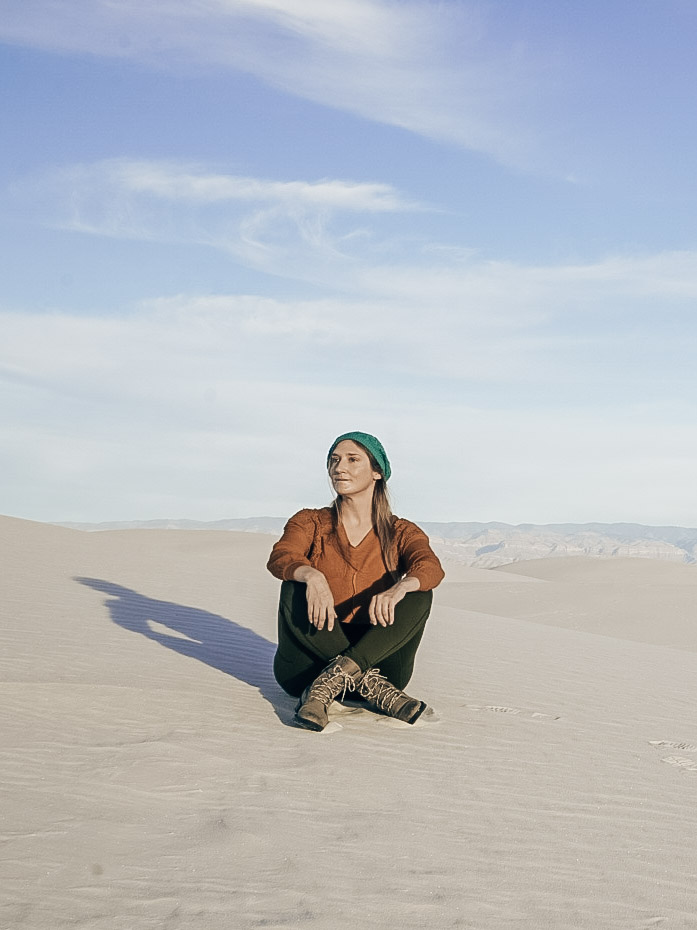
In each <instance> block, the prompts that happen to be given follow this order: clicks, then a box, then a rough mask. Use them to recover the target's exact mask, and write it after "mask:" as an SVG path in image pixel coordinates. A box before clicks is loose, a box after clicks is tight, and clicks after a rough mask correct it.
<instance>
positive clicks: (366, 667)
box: [267, 432, 444, 730]
mask: <svg viewBox="0 0 697 930" xmlns="http://www.w3.org/2000/svg"><path fill="white" fill-rule="evenodd" d="M327 468H328V470H329V478H330V480H331V482H332V485H333V487H334V490H335V492H336V499H335V501H334V503H333V505H332V506H331V507H323V508H321V509H319V510H301V511H299V513H296V514H295V516H293V517H291V518H290V520H289V521H288V523H287V524H286V526H285V529H284V531H283V536H282V537H281V539H280V540H279V541H278V542H277V543H276V544H275V545H274V547H273V550H272V552H271V557H270V558H269V562H268V566H267V567H268V569H269V571H270V572H271V573H272V574H273V575H274V576H275V577H276V578H280V579H281V580H282V581H283V584H282V585H281V597H280V604H279V611H278V649H277V652H276V656H275V659H274V674H275V676H276V680H277V681H278V683H279V684H280V686H281V687H282V688H283V689H284V690H285V691H286V692H287V693H288V694H291V695H293V696H295V697H299V698H300V700H299V702H298V705H297V708H296V712H295V717H296V720H297V722H298V723H299V724H300V725H301V726H303V727H306V728H307V729H310V730H322V729H324V727H325V726H326V725H327V723H328V722H329V717H328V711H329V708H330V706H331V704H332V701H334V700H335V699H336V698H337V697H339V696H341V697H342V698H343V697H345V696H346V694H347V693H350V692H354V691H355V692H356V694H357V695H359V696H360V697H361V698H362V699H363V701H364V702H365V703H366V704H367V705H368V706H369V707H370V708H371V709H373V710H375V711H377V712H379V713H383V714H387V715H389V716H391V717H396V718H397V719H399V720H403V721H406V722H407V723H414V722H415V721H416V720H417V719H418V718H419V717H420V716H421V715H422V714H423V713H424V711H425V710H426V709H427V705H426V704H425V703H424V702H423V701H419V700H417V699H415V698H412V697H409V695H407V694H405V693H404V691H403V690H402V689H403V688H405V687H406V685H407V683H408V682H409V679H410V678H411V675H412V671H413V668H414V658H415V656H416V650H417V649H418V646H419V643H420V641H421V637H422V635H423V632H424V627H425V625H426V620H427V619H428V615H429V613H430V610H431V603H432V599H433V594H432V589H433V588H435V587H436V586H437V585H438V584H440V582H441V581H442V580H443V577H444V573H443V569H442V567H441V564H440V562H439V561H438V558H437V557H436V555H435V554H434V552H433V551H432V549H431V547H430V545H429V541H428V537H427V536H426V534H425V533H424V532H423V531H422V530H421V529H419V527H418V526H416V524H414V523H410V522H409V521H408V520H401V519H399V518H398V517H395V516H394V515H393V514H392V511H391V509H390V503H389V497H388V493H387V487H386V483H387V480H388V478H389V477H390V474H391V469H390V463H389V460H388V458H387V455H386V453H385V450H384V448H383V447H382V444H381V443H380V442H379V440H378V439H376V438H375V436H371V435H370V434H368V433H361V432H351V433H344V434H343V435H342V436H339V437H338V438H337V439H335V440H334V442H333V443H332V446H331V448H330V450H329V454H328V456H327Z"/></svg>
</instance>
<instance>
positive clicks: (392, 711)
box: [357, 668, 428, 723]
mask: <svg viewBox="0 0 697 930" xmlns="http://www.w3.org/2000/svg"><path fill="white" fill-rule="evenodd" d="M357 690H358V693H359V694H360V695H361V697H363V698H365V700H366V701H367V702H368V704H369V705H370V706H371V709H372V710H377V711H379V712H380V713H381V714H386V715H387V716H388V717H396V719H397V720H403V721H404V723H414V722H415V721H417V720H418V719H419V717H420V716H421V714H423V712H424V711H425V710H426V709H427V708H428V704H426V703H425V702H424V701H417V700H416V698H413V697H409V695H408V694H405V693H404V692H403V691H400V690H399V688H395V686H394V685H393V684H392V682H390V681H388V679H387V678H385V676H384V675H381V674H380V669H379V668H369V669H368V671H367V672H366V673H365V675H364V676H363V678H362V679H361V680H360V682H359V683H358V689H357Z"/></svg>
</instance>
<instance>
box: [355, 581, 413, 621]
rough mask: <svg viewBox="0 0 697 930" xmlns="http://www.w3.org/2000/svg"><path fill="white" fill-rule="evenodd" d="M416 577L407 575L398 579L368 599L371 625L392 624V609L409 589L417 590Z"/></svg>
mask: <svg viewBox="0 0 697 930" xmlns="http://www.w3.org/2000/svg"><path fill="white" fill-rule="evenodd" d="M419 587H420V585H419V582H418V579H416V578H410V577H409V576H408V575H407V576H406V577H405V578H402V580H401V581H398V582H397V584H396V585H394V587H392V588H388V590H387V591H383V592H382V593H381V594H376V595H375V596H374V597H373V598H372V599H371V601H370V607H369V608H368V613H369V614H370V622H371V624H372V625H373V626H392V624H393V623H394V609H395V607H396V606H397V604H399V602H400V601H401V600H402V599H403V598H404V596H405V594H408V593H409V591H418V589H419Z"/></svg>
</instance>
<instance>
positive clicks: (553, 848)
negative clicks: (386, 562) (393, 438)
mask: <svg viewBox="0 0 697 930" xmlns="http://www.w3.org/2000/svg"><path fill="white" fill-rule="evenodd" d="M269 545H270V539H269V537H268V536H261V535H260V536H256V535H253V534H249V533H233V532H206V531H196V532H185V531H158V530H153V531H148V532H145V531H138V530H134V531H115V532H105V533H99V534H96V533H91V534H88V533H82V532H80V531H77V530H68V529H64V528H59V527H54V526H47V525H43V524H37V523H30V522H27V521H21V520H14V519H10V518H0V548H1V550H2V566H3V570H2V579H1V581H0V584H1V586H2V591H1V594H2V620H1V622H0V663H1V665H0V667H1V677H0V688H1V689H2V704H1V707H2V710H1V712H0V780H1V783H2V789H3V790H2V796H1V799H0V841H1V846H2V856H1V857H0V928H2V930H15V928H30V930H55V928H58V927H64V926H65V927H67V926H70V927H73V926H75V927H81V928H88V930H107V928H109V930H113V928H124V930H141V928H142V930H146V928H164V927H166V928H182V930H218V928H221V930H222V928H225V930H231V928H235V930H247V928H250V930H251V928H257V927H265V928H272V930H275V928H290V927H298V926H301V927H307V928H317V930H334V928H338V930H344V928H347V930H348V928H349V927H350V928H354V927H356V926H363V925H365V926H368V927H371V928H372V927H375V928H388V927H389V928H394V927H397V926H399V927H405V928H424V927H429V928H446V927H462V928H472V930H505V928H516V930H518V928H525V930H533V928H534V930H538V928H547V927H549V928H559V930H566V928H569V930H570V928H593V930H597V928H598V927H600V928H607V930H613V928H622V930H625V928H626V930H630V928H631V930H634V928H644V927H646V928H648V927H655V926H660V927H666V928H671V930H672V928H692V927H694V926H695V921H696V920H697V917H696V916H695V915H697V882H696V880H695V877H696V873H697V829H696V827H697V813H696V805H695V803H694V800H695V792H697V723H695V712H694V706H695V682H696V681H697V676H696V672H697V620H695V619H693V616H694V611H693V606H692V605H693V604H694V602H695V596H696V595H697V589H696V588H695V584H696V579H697V573H696V572H695V569H694V568H691V567H690V566H681V565H673V564H670V563H657V562H651V561H647V560H641V564H640V565H637V564H636V563H635V562H634V560H626V561H625V560H617V561H613V562H609V561H608V562H598V561H595V560H590V561H586V560H576V559H569V560H564V559H557V560H549V561H545V560H542V561H539V562H535V563H516V564H515V565H513V566H510V567H508V568H509V569H510V570H507V571H504V570H501V569H497V570H495V571H484V570H481V569H467V568H465V567H464V566H457V567H451V570H450V571H449V573H448V578H447V580H446V582H445V583H444V584H443V585H442V586H441V588H440V589H439V590H438V593H437V598H436V604H435V607H434V611H433V615H432V618H431V620H430V621H429V629H427V633H426V637H425V640H424V644H423V647H422V650H421V653H420V656H419V663H418V665H417V670H416V674H415V677H414V680H413V682H412V687H411V688H410V690H411V691H412V693H414V694H418V695H419V696H421V697H424V698H426V699H427V700H428V701H429V702H430V703H432V704H433V705H434V706H436V708H437V709H438V711H439V713H440V717H441V719H440V722H439V723H436V724H428V725H423V726H416V727H407V726H401V725H394V724H393V722H391V721H389V720H388V719H386V718H380V717H376V716H375V715H371V714H369V713H367V712H365V711H357V710H355V709H352V708H350V707H341V706H340V705H335V710H334V713H333V723H332V725H331V726H330V728H329V730H330V732H325V733H322V734H314V733H308V732H305V731H303V730H299V729H296V728H294V727H293V726H292V711H293V701H292V700H291V699H290V698H288V697H286V696H285V695H284V694H283V693H282V692H281V691H280V690H279V689H278V687H277V686H276V684H275V683H274V681H273V678H272V675H271V672H270V661H271V657H272V655H273V650H274V645H273V644H274V638H275V608H276V597H277V591H278V584H277V582H276V581H275V580H274V579H273V578H271V576H269V575H268V574H267V573H266V571H265V569H264V564H265V560H266V557H267V554H268V549H269Z"/></svg>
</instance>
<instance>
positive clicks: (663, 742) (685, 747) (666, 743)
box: [649, 739, 697, 752]
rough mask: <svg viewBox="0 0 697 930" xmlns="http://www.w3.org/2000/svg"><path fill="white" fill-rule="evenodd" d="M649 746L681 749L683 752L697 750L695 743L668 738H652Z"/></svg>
mask: <svg viewBox="0 0 697 930" xmlns="http://www.w3.org/2000/svg"><path fill="white" fill-rule="evenodd" d="M649 746H656V747H657V748H661V749H662V748H665V749H681V750H682V751H683V752H697V746H695V744H694V743H673V742H671V741H670V740H667V739H650V740H649Z"/></svg>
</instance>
